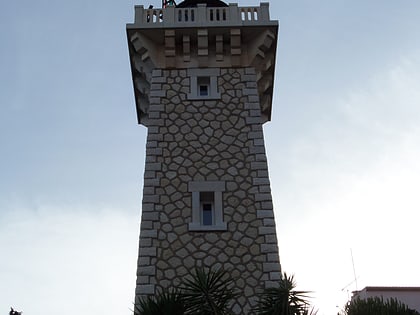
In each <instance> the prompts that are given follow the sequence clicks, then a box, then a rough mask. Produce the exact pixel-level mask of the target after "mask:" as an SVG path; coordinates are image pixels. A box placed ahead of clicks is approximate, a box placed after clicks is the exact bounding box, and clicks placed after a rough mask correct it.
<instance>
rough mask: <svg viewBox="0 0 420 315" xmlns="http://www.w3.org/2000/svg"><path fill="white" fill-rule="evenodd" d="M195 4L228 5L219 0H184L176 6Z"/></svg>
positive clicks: (191, 6) (209, 5) (190, 6)
mask: <svg viewBox="0 0 420 315" xmlns="http://www.w3.org/2000/svg"><path fill="white" fill-rule="evenodd" d="M197 4H207V7H227V6H228V5H227V4H226V3H224V2H223V1H220V0H185V1H182V2H181V3H180V4H178V5H177V6H176V7H177V8H195V7H197Z"/></svg>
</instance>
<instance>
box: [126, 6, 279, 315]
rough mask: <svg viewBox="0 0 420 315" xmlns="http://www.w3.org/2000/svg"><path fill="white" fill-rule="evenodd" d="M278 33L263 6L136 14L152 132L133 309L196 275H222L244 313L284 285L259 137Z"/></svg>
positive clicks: (142, 97)
mask: <svg viewBox="0 0 420 315" xmlns="http://www.w3.org/2000/svg"><path fill="white" fill-rule="evenodd" d="M165 3H170V1H169V2H168V1H167V2H165ZM277 32H278V22H277V21H271V20H270V17H269V8H268V3H261V5H260V6H259V7H238V5H237V4H229V5H227V4H225V3H223V2H221V1H219V0H207V1H206V0H186V1H184V2H182V3H180V4H178V5H177V6H175V5H174V4H172V5H170V4H168V5H165V7H164V8H160V9H153V8H152V9H145V8H144V7H143V6H136V7H135V22H134V23H133V24H127V37H128V44H129V52H130V61H131V70H132V76H133V84H134V92H135V100H136V107H137V118H138V122H139V123H140V124H142V125H144V126H146V127H147V130H148V135H147V145H146V165H145V173H144V189H143V203H142V218H141V229H140V246H139V257H138V272H137V287H136V301H138V298H139V297H142V296H145V295H150V294H155V293H156V292H158V291H159V289H163V288H168V287H173V286H176V285H178V284H179V283H180V280H181V279H182V278H183V277H185V276H187V275H188V274H189V273H190V271H191V270H192V269H194V268H195V267H212V268H215V269H217V268H222V269H224V270H228V271H229V272H230V274H231V275H232V277H233V278H234V280H235V285H236V289H237V290H238V291H239V292H240V297H239V298H238V299H237V300H236V301H235V302H234V304H233V306H232V308H233V311H234V313H235V314H249V313H250V311H249V310H250V308H251V307H252V306H253V305H254V304H255V301H256V298H255V296H256V294H257V293H258V292H260V291H261V290H262V289H263V288H266V287H270V286H272V285H273V284H275V283H276V281H277V280H279V279H280V276H281V269H280V262H279V255H278V247H277V238H276V229H275V222H274V214H273V204H272V197H271V192H270V182H269V176H268V168H267V158H266V153H265V147H264V137H263V129H262V125H263V124H264V123H265V122H267V121H269V120H270V116H271V106H272V93H273V80H274V66H275V55H276V45H277Z"/></svg>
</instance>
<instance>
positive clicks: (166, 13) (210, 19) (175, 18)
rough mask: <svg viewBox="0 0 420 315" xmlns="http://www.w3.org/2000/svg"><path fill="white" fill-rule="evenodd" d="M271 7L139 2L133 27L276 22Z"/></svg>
mask: <svg viewBox="0 0 420 315" xmlns="http://www.w3.org/2000/svg"><path fill="white" fill-rule="evenodd" d="M268 6H269V4H268V3H261V4H260V6H259V7H238V5H237V4H236V3H231V4H229V6H228V7H216V8H214V7H209V8H208V7H206V5H205V4H198V6H197V7H196V8H175V7H166V8H164V9H145V8H144V7H143V6H142V5H139V6H136V7H135V22H134V24H131V25H130V26H131V27H133V28H160V27H164V28H178V27H205V26H215V25H217V26H243V25H255V26H258V25H267V24H277V21H270V15H269V8H268Z"/></svg>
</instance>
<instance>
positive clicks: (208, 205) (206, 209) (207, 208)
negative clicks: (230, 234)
mask: <svg viewBox="0 0 420 315" xmlns="http://www.w3.org/2000/svg"><path fill="white" fill-rule="evenodd" d="M213 201H214V193H213V192H209V191H206V192H200V212H201V213H200V222H201V225H213V224H214V220H213V219H214V213H213V210H214V206H213Z"/></svg>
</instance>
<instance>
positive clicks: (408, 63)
mask: <svg viewBox="0 0 420 315" xmlns="http://www.w3.org/2000/svg"><path fill="white" fill-rule="evenodd" d="M417 56H418V54H413V55H410V57H406V58H401V59H400V60H399V61H398V62H397V63H396V64H394V65H392V66H390V67H389V69H387V70H384V71H383V72H381V73H377V74H375V75H372V76H371V77H370V78H368V80H365V81H361V85H360V86H359V87H358V88H357V89H352V90H349V91H348V93H347V94H346V95H344V96H343V97H342V98H341V99H338V100H337V99H334V100H332V99H325V100H324V101H325V104H315V106H319V108H320V111H327V110H328V111H327V112H326V113H325V114H322V115H319V117H314V119H315V120H316V119H318V120H317V121H316V122H314V123H313V124H312V125H310V126H307V130H306V131H305V133H304V134H302V135H300V136H299V137H297V139H295V140H296V141H294V142H293V143H291V144H290V147H288V148H287V149H288V150H284V149H283V151H282V152H283V154H282V155H275V156H274V159H273V155H271V156H269V160H270V162H271V163H270V169H271V171H272V172H271V175H272V176H271V177H272V179H273V180H272V186H273V194H274V199H275V200H274V201H275V205H276V219H277V228H278V237H279V241H280V253H281V256H282V257H281V259H282V264H283V268H284V269H285V270H286V271H289V272H291V273H292V272H293V273H296V278H297V280H298V282H299V283H300V285H301V288H302V289H307V290H314V291H316V296H317V302H316V303H317V304H318V305H319V306H320V307H321V309H322V308H323V307H324V309H323V310H322V311H323V312H325V314H331V313H333V312H334V311H335V312H336V311H337V309H335V305H332V304H333V303H334V301H337V302H336V303H337V305H340V306H342V305H343V304H344V302H345V300H346V299H347V298H348V294H347V290H348V291H351V290H354V289H356V283H352V281H353V280H354V274H353V266H352V262H351V256H350V248H352V249H353V253H354V259H355V267H356V274H357V276H358V277H359V278H358V281H357V284H358V288H359V289H361V288H362V287H363V286H366V285H418V283H419V282H420V278H419V277H418V276H417V275H418V272H417V268H418V267H417V266H418V265H419V263H420V254H418V253H417V252H416V251H415V250H414V248H415V247H416V239H417V232H416V230H417V229H418V227H417V225H418V224H417V223H418V222H419V214H418V213H419V210H420V196H419V194H418V187H420V166H419V163H418V161H419V160H420V127H419V126H420V90H419V89H418V87H419V86H420V75H419V73H420V58H419V57H417ZM363 82H364V84H363ZM268 145H270V144H268ZM285 152H286V156H285ZM273 160H274V163H272V162H273ZM273 171H274V172H273ZM273 175H274V176H273ZM285 179H286V180H285ZM348 284H350V285H348ZM347 285H348V286H347ZM345 287H346V288H345ZM343 288H344V289H345V290H343V291H342V290H341V289H343ZM321 314H322V312H321Z"/></svg>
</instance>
